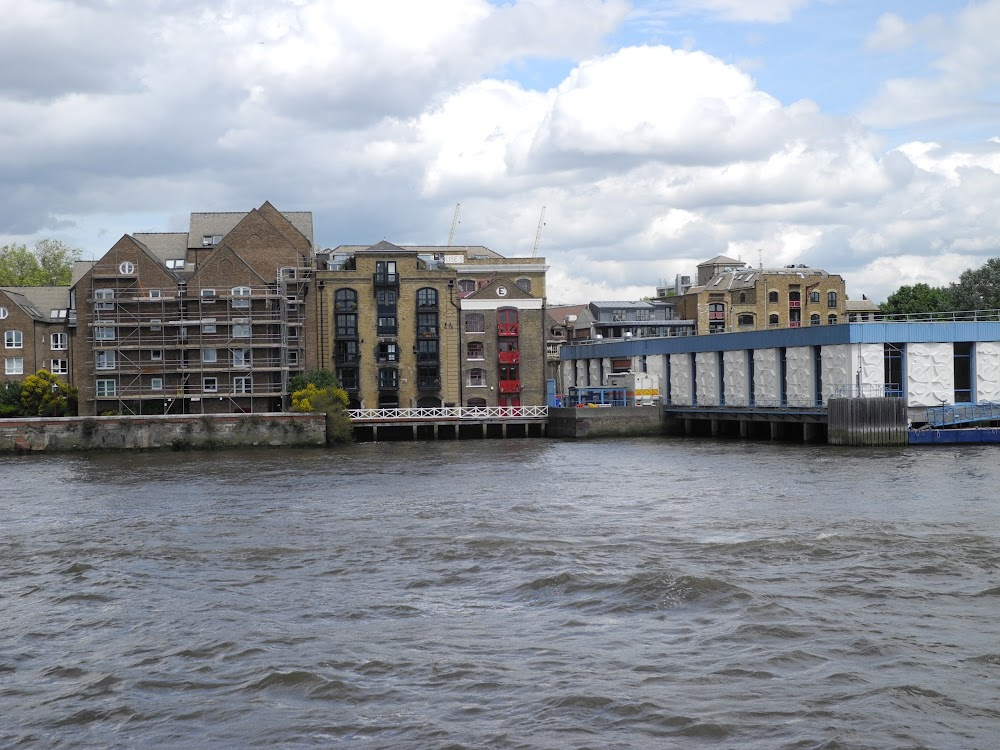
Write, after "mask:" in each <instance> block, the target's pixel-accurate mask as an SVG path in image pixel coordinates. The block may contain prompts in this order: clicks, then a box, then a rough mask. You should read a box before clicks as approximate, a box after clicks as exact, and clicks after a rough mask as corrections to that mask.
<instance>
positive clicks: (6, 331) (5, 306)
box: [0, 286, 71, 382]
mask: <svg viewBox="0 0 1000 750" xmlns="http://www.w3.org/2000/svg"><path fill="white" fill-rule="evenodd" d="M68 307H69V290H68V289H67V288H66V287H48V286H40V287H0V334H2V335H3V369H2V370H0V382H4V381H21V380H23V379H24V378H25V377H26V376H28V375H33V374H34V373H36V372H37V371H38V370H41V369H46V370H49V371H51V372H53V373H55V374H56V375H58V376H59V377H60V378H62V379H63V380H68V379H69V377H70V367H71V357H70V346H69V338H70V337H69V328H68V326H67V317H68V314H69V313H68Z"/></svg>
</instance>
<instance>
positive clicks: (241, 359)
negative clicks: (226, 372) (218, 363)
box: [229, 349, 253, 368]
mask: <svg viewBox="0 0 1000 750" xmlns="http://www.w3.org/2000/svg"><path fill="white" fill-rule="evenodd" d="M229 359H230V361H231V362H232V363H233V367H241V368H242V367H252V366H253V350H252V349H230V350H229Z"/></svg>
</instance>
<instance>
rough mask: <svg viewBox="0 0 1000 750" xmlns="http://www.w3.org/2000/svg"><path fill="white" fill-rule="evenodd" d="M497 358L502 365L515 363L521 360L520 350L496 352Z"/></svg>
mask: <svg viewBox="0 0 1000 750" xmlns="http://www.w3.org/2000/svg"><path fill="white" fill-rule="evenodd" d="M497 360H498V361H499V362H500V364H502V365H516V364H518V363H519V362H520V361H521V352H498V353H497Z"/></svg>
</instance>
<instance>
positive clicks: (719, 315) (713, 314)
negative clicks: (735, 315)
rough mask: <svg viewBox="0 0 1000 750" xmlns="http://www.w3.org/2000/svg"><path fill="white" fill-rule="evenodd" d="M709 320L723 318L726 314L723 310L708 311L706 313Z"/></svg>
mask: <svg viewBox="0 0 1000 750" xmlns="http://www.w3.org/2000/svg"><path fill="white" fill-rule="evenodd" d="M708 319H709V320H725V319H726V314H725V313H724V312H710V313H709V314H708Z"/></svg>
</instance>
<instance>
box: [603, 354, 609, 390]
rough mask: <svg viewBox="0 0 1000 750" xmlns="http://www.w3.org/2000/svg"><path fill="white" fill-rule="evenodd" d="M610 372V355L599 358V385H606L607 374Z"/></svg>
mask: <svg viewBox="0 0 1000 750" xmlns="http://www.w3.org/2000/svg"><path fill="white" fill-rule="evenodd" d="M610 374H611V357H605V358H604V359H602V360H601V385H602V386H603V385H607V384H608V383H607V380H608V375H610Z"/></svg>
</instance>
